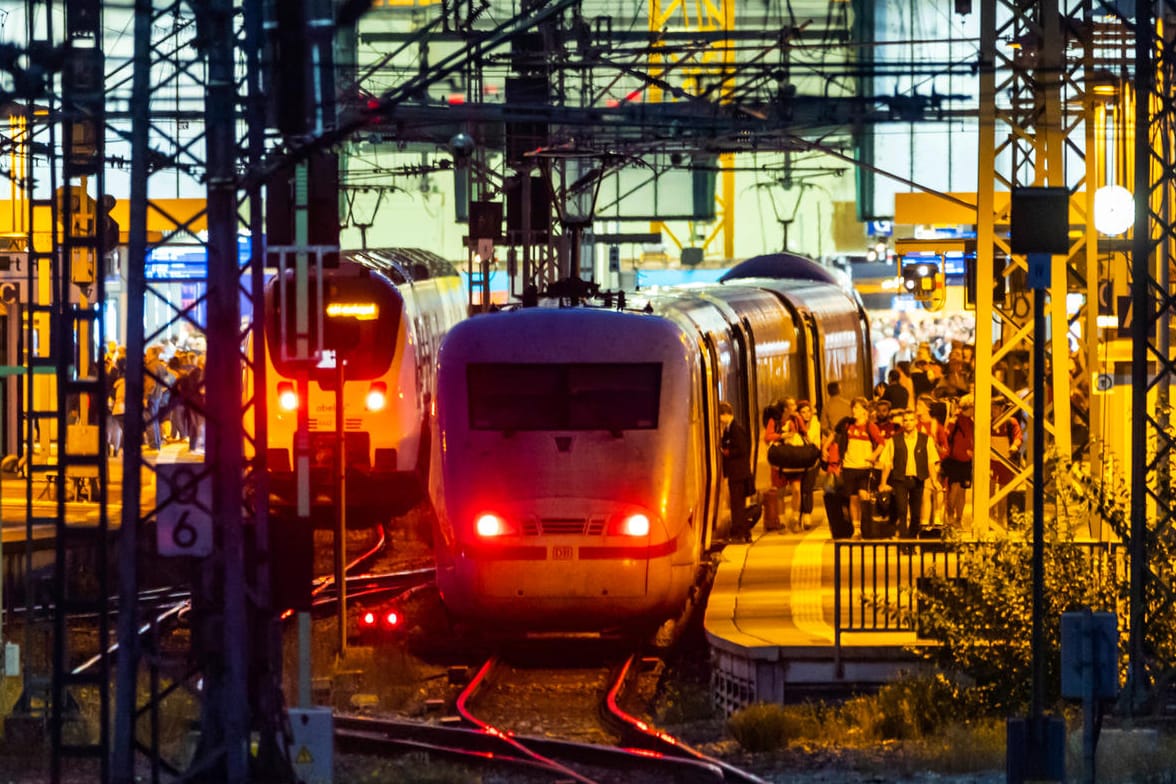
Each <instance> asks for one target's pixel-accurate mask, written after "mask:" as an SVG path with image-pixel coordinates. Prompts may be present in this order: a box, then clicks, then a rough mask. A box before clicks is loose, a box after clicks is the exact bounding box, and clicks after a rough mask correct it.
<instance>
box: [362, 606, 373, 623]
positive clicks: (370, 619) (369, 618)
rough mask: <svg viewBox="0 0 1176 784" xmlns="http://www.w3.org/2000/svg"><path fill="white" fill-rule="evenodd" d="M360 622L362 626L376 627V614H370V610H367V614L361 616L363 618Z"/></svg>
mask: <svg viewBox="0 0 1176 784" xmlns="http://www.w3.org/2000/svg"><path fill="white" fill-rule="evenodd" d="M361 622H362V623H363V625H364V626H375V625H376V614H375V613H374V612H372V611H371V610H368V611H367V612H365V613H364V614H363V618H362V619H361Z"/></svg>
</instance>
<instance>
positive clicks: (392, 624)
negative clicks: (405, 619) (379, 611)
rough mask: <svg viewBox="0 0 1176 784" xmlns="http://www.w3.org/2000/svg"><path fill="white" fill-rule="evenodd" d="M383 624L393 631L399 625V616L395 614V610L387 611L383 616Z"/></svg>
mask: <svg viewBox="0 0 1176 784" xmlns="http://www.w3.org/2000/svg"><path fill="white" fill-rule="evenodd" d="M384 623H385V624H386V625H387V626H388V628H390V629H395V628H396V627H397V626H399V625H400V616H399V615H398V614H397V613H396V611H395V610H389V611H388V613H387V614H386V615H385V616H384Z"/></svg>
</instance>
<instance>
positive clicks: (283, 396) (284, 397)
mask: <svg viewBox="0 0 1176 784" xmlns="http://www.w3.org/2000/svg"><path fill="white" fill-rule="evenodd" d="M278 408H280V409H282V410H283V411H297V410H298V393H297V392H295V391H294V384H293V383H291V382H289V381H280V382H278Z"/></svg>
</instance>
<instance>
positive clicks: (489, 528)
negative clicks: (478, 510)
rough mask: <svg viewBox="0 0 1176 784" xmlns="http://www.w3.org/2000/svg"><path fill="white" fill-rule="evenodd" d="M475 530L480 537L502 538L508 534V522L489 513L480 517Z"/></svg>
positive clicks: (475, 522) (475, 523) (475, 524)
mask: <svg viewBox="0 0 1176 784" xmlns="http://www.w3.org/2000/svg"><path fill="white" fill-rule="evenodd" d="M474 528H475V529H476V530H477V532H478V536H485V537H491V536H502V535H503V534H506V533H508V530H507V527H506V521H505V520H503V519H502V518H501V517H499V516H498V515H496V514H491V513H489V512H487V513H486V514H482V515H478V519H477V520H476V521H474Z"/></svg>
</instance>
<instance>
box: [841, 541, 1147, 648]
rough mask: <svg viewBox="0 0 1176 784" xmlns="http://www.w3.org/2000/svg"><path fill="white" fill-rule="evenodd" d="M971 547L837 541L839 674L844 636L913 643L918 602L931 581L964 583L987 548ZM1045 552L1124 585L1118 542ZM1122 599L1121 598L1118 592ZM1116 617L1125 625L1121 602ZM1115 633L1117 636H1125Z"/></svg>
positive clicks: (1022, 544) (970, 544) (947, 543)
mask: <svg viewBox="0 0 1176 784" xmlns="http://www.w3.org/2000/svg"><path fill="white" fill-rule="evenodd" d="M1000 544H1001V546H1002V547H1024V548H1026V549H1028V548H1030V547H1031V544H1030V543H1029V542H1001V543H1000ZM991 545H992V543H986V542H975V541H951V540H948V541H939V540H927V539H918V540H914V539H897V540H895V539H885V540H874V541H871V540H862V541H850V540H839V541H837V542H835V543H834V548H833V591H834V601H833V627H834V643H833V644H834V657H835V662H836V665H837V667H838V670H839V671H840V667H841V654H842V637H843V635H846V634H860V633H875V634H877V633H887V632H909V633H911V634H912V635H915V638H912V642H914V641H915V640H916V639H917V636H918V631H919V628H920V618H919V600H920V597H921V596H924V595H926V592H927V591H928V590H929V589H931V581H932V580H933V579H935V578H942V579H948V580H952V579H959V578H966V577H967V564H968V563H969V561H970V560H971V559H970V558H969V557H968V554H969V551H976V550H978V549H980V548H983V547H990V546H991ZM1046 546H1047V547H1078V548H1082V549H1084V550H1086V551H1088V555H1087V557H1088V558H1089V559H1091V561H1092V563H1093V564H1094V568H1095V571H1096V572H1097V573H1098V574H1100V575H1102V579H1103V581H1105V582H1109V583H1111V584H1114V585H1123V584H1124V581H1125V580H1126V579H1127V574H1128V572H1127V548H1126V547H1125V546H1124V545H1123V544H1122V543H1120V542H1066V543H1056V544H1047V545H1046ZM1119 593H1120V594H1121V592H1119ZM1118 601H1119V604H1120V605H1123V606H1118V607H1116V608H1114V609H1115V611H1116V612H1117V613H1118V614H1119V618H1120V623H1121V624H1125V623H1126V622H1127V619H1128V617H1129V616H1128V614H1127V612H1126V610H1127V608H1126V606H1125V601H1126V600H1125V598H1124V597H1122V596H1121V595H1120V596H1119V598H1118ZM1126 631H1127V630H1126V629H1125V628H1122V626H1121V628H1120V633H1122V634H1125V633H1126Z"/></svg>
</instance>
